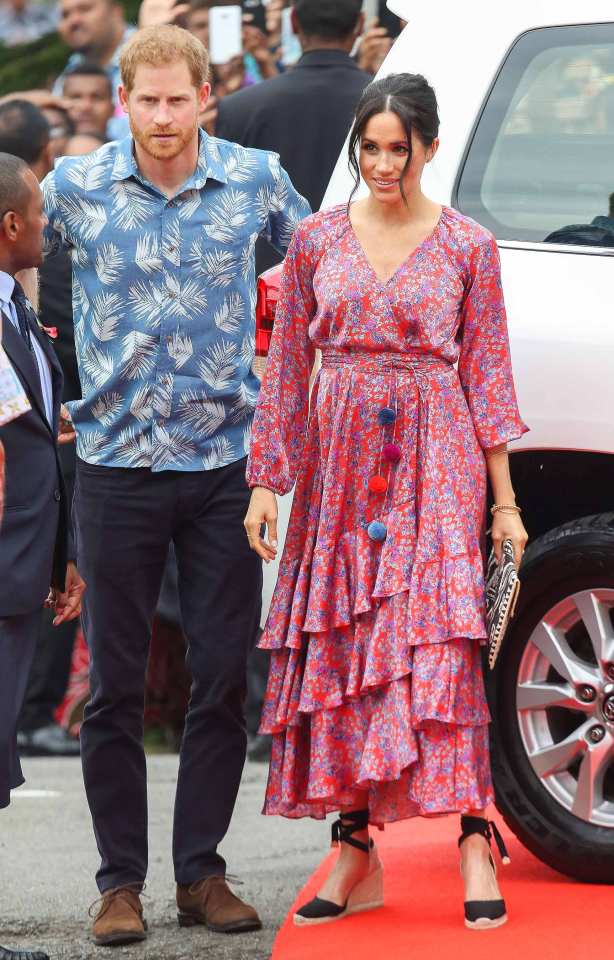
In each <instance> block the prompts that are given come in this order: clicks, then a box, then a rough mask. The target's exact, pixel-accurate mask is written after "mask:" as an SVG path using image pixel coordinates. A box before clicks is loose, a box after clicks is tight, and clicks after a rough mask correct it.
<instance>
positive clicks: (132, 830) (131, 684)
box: [74, 460, 262, 891]
mask: <svg viewBox="0 0 614 960" xmlns="http://www.w3.org/2000/svg"><path fill="white" fill-rule="evenodd" d="M249 494H250V491H249V489H248V487H247V484H246V482H245V460H241V461H238V462H237V463H234V464H231V465H230V466H227V467H221V468H219V469H217V470H210V471H199V472H194V473H189V472H185V473H184V472H180V471H163V472H160V473H152V472H151V471H150V470H149V469H145V468H132V469H124V468H116V467H99V466H92V465H90V464H86V463H83V462H82V461H78V462H77V482H76V489H75V500H74V519H75V530H76V542H77V562H78V565H79V570H80V573H81V574H82V576H83V578H84V579H85V581H86V583H87V585H88V588H87V591H86V594H85V598H84V606H83V617H82V621H83V627H84V632H85V637H86V640H87V643H88V647H89V650H90V692H91V693H90V695H91V700H90V702H89V704H88V705H87V707H86V709H85V718H84V723H83V727H82V730H81V758H82V763H83V774H84V780H85V789H86V793H87V799H88V803H89V806H90V810H91V813H92V819H93V823H94V832H95V834H96V841H97V844H98V849H99V852H100V855H101V865H100V869H99V871H98V873H97V882H98V886H99V889H100V890H101V891H104V890H109V889H112V888H114V887H118V886H124V885H127V884H136V885H138V884H142V883H143V882H144V880H145V875H146V872H147V855H148V851H147V783H146V767H145V754H144V750H143V706H144V686H145V672H146V666H147V655H148V649H149V641H150V637H151V625H152V620H153V615H154V610H155V607H156V602H157V599H158V595H159V591H160V584H161V580H162V574H163V571H164V565H165V562H166V557H167V553H168V548H169V544H170V542H171V541H172V542H173V543H174V546H175V552H176V556H177V565H178V571H179V598H180V604H181V615H182V620H183V626H184V631H185V634H186V638H187V647H188V650H187V664H188V667H189V669H190V672H191V675H192V689H191V697H190V703H189V706H188V713H187V718H186V726H185V731H184V735H183V740H182V744H181V751H180V758H179V775H178V781H177V792H176V797H175V815H174V828H173V860H174V865H175V879H176V880H177V882H178V883H182V884H191V883H194V882H195V881H196V880H199V879H200V878H202V877H204V876H208V875H210V874H216V873H217V874H224V872H225V867H226V865H225V863H224V860H223V858H222V857H221V856H220V855H219V854H218V852H217V846H218V844H219V843H220V841H221V840H222V838H223V837H224V835H225V833H226V831H227V829H228V826H229V823H230V819H231V816H232V811H233V808H234V804H235V800H236V797H237V792H238V789H239V783H240V780H241V773H242V770H243V765H244V762H245V748H246V733H245V721H244V717H243V701H244V698H245V686H246V680H245V673H246V660H247V655H248V653H249V650H250V648H251V646H252V644H253V643H254V640H255V637H256V632H257V629H258V623H259V619H260V603H261V591H262V565H261V562H260V560H259V559H258V557H257V556H256V554H255V553H253V552H252V551H251V550H250V549H249V545H248V543H247V538H246V535H245V530H244V528H243V518H244V516H245V513H246V510H247V505H248V502H249Z"/></svg>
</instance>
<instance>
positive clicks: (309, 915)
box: [294, 810, 384, 926]
mask: <svg viewBox="0 0 614 960" xmlns="http://www.w3.org/2000/svg"><path fill="white" fill-rule="evenodd" d="M347 821H349V823H348V822H347ZM368 826H369V811H368V810H352V812H351V813H342V814H341V818H340V819H339V820H335V822H334V823H333V829H332V841H333V846H338V845H339V843H340V842H342V843H347V844H349V845H350V846H351V847H356V849H357V850H362V852H363V853H366V854H367V856H368V857H369V861H370V864H369V873H368V874H367V876H366V877H364V878H363V879H362V880H359V881H358V883H357V884H356V885H355V886H354V887H353V888H352V890H350V893H349V895H348V898H347V900H346V901H345V903H344V904H343V905H342V906H340V905H339V904H338V903H333V901H332V900H322V898H321V897H314V898H313V900H310V901H309V903H305V904H304V905H303V906H302V907H301V908H300V910H297V911H296V913H295V914H294V923H295V924H296V926H307V925H311V924H317V923H331V922H332V921H333V920H341V919H342V917H347V916H350V915H351V914H352V913H363V912H364V911H365V910H376V909H377V908H378V907H383V906H384V875H383V869H382V865H381V863H380V860H379V857H378V855H377V850H376V849H375V846H374V843H373V840H369V843H368V844H367V843H363V842H362V840H355V839H354V837H353V836H352V834H353V833H356V832H357V831H358V830H366V828H367V827H368Z"/></svg>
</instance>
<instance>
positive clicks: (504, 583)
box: [486, 540, 520, 670]
mask: <svg viewBox="0 0 614 960" xmlns="http://www.w3.org/2000/svg"><path fill="white" fill-rule="evenodd" d="M519 592H520V580H519V579H518V574H517V572H516V564H515V563H514V547H513V545H512V541H511V540H504V541H503V544H502V547H501V562H500V563H497V558H496V557H495V551H494V550H491V552H490V557H489V558H488V568H487V570H486V625H487V628H488V666H489V667H490V669H491V670H494V667H495V663H496V662H497V657H498V655H499V650H500V649H501V644H502V643H503V638H504V637H505V631H506V630H507V627H508V624H509V622H510V620H511V619H512V617H513V616H514V612H515V610H516V602H517V600H518V594H519Z"/></svg>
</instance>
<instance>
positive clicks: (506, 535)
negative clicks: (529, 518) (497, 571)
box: [491, 510, 529, 570]
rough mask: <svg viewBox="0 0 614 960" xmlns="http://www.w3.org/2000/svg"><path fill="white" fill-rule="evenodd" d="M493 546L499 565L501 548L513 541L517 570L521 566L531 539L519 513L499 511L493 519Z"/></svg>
mask: <svg viewBox="0 0 614 960" xmlns="http://www.w3.org/2000/svg"><path fill="white" fill-rule="evenodd" d="M491 537H492V545H493V547H494V550H495V556H496V558H497V563H498V562H500V560H501V546H502V544H503V541H504V540H511V541H512V545H513V547H514V562H515V564H516V569H517V570H518V567H519V566H520V561H521V560H522V554H523V553H524V548H525V546H526V544H527V540H528V539H529V537H528V534H527V531H526V530H525V528H524V524H523V522H522V520H521V519H520V514H518V513H503V511H502V510H497V512H496V513H495V515H494V516H493V518H492V531H491Z"/></svg>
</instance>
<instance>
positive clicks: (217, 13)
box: [209, 5, 243, 63]
mask: <svg viewBox="0 0 614 960" xmlns="http://www.w3.org/2000/svg"><path fill="white" fill-rule="evenodd" d="M242 18H243V11H242V10H241V7H240V6H238V5H237V6H232V7H210V9H209V56H210V57H211V63H228V61H229V60H232V58H233V57H240V56H241V54H242V53H243V20H242Z"/></svg>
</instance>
